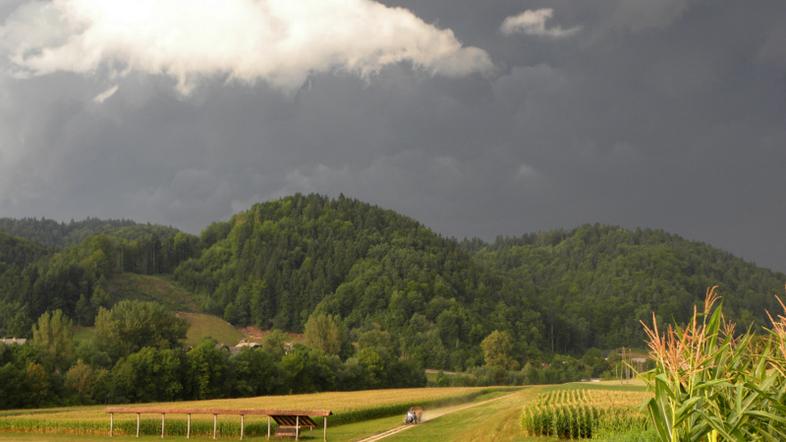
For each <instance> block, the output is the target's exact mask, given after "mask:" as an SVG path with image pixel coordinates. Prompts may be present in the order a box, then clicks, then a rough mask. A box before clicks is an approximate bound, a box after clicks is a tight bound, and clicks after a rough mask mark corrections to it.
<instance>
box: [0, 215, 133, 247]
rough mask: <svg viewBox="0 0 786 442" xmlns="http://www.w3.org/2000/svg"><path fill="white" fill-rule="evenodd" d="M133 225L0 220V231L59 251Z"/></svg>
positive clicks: (93, 220)
mask: <svg viewBox="0 0 786 442" xmlns="http://www.w3.org/2000/svg"><path fill="white" fill-rule="evenodd" d="M133 225H136V223H135V222H134V221H131V220H118V219H114V220H113V219H110V220H102V219H98V218H87V219H84V220H82V221H73V220H72V221H70V222H68V223H64V222H58V221H55V220H51V219H47V218H19V219H16V218H0V230H2V231H4V232H6V233H8V234H10V235H13V236H18V237H20V238H26V239H29V240H31V241H35V242H37V243H39V244H43V245H45V246H49V247H52V248H58V249H62V248H64V247H67V246H71V245H75V244H78V243H80V242H81V241H83V240H85V239H86V238H87V237H89V236H92V235H95V234H97V233H106V232H108V231H110V230H113V229H116V228H118V227H128V226H133Z"/></svg>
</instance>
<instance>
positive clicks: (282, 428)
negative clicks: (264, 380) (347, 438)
mask: <svg viewBox="0 0 786 442" xmlns="http://www.w3.org/2000/svg"><path fill="white" fill-rule="evenodd" d="M106 412H107V413H108V414H109V436H110V437H113V436H114V427H115V414H135V415H136V437H139V428H140V419H141V415H143V414H160V415H161V438H164V436H165V434H166V430H165V428H166V415H167V414H185V415H186V416H187V419H188V421H187V426H186V439H190V438H191V415H192V414H202V415H213V439H216V438H217V436H218V416H219V415H229V416H240V439H241V440H242V439H244V437H245V417H246V416H267V438H268V439H270V437H271V436H273V435H271V419H272V420H274V421H276V434H275V436H277V437H294V438H295V440H300V431H301V429H303V428H307V429H309V430H313V429H315V428H317V423H316V422H314V420H313V419H311V416H321V417H322V427H323V429H322V440H323V441H327V418H328V416H332V415H333V412H332V411H330V410H275V409H257V408H244V409H231V408H153V407H110V408H107V409H106Z"/></svg>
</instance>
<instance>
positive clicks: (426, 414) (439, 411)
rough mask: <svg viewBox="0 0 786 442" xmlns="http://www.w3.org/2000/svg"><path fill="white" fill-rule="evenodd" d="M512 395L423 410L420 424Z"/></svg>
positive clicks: (368, 441)
mask: <svg viewBox="0 0 786 442" xmlns="http://www.w3.org/2000/svg"><path fill="white" fill-rule="evenodd" d="M512 394H515V393H510V394H506V395H502V396H499V397H495V398H494V399H489V400H486V401H481V402H470V403H468V404H462V405H454V406H452V407H443V408H436V409H434V410H424V411H423V418H422V420H421V423H423V422H428V421H430V420H433V419H436V418H438V417H441V416H444V415H446V414H450V413H455V412H457V411H461V410H466V409H467V408H472V407H477V406H480V405H485V404H488V403H489V402H494V401H498V400H500V399H504V398H506V397H508V396H510V395H512ZM416 426H417V425H400V426H398V427H395V428H391V429H390V430H387V431H384V432H382V433H379V434H375V435H373V436H369V437H367V438H365V439H360V440H358V441H357V442H376V441H378V440H382V439H385V438H386V437H390V436H393V435H394V434H398V433H401V432H402V431H406V430H409V429H410V428H415V427H416Z"/></svg>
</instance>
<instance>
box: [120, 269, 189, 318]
mask: <svg viewBox="0 0 786 442" xmlns="http://www.w3.org/2000/svg"><path fill="white" fill-rule="evenodd" d="M107 290H108V291H109V293H110V295H111V296H112V299H114V300H120V299H138V300H140V301H156V302H159V303H161V304H164V305H165V306H167V307H168V308H169V309H171V310H176V311H186V312H198V311H200V306H199V302H198V298H197V296H196V295H194V294H193V293H191V292H189V291H187V290H185V289H183V288H182V287H180V286H178V285H177V284H175V283H174V281H172V279H171V278H169V277H167V276H165V275H140V274H137V273H120V274H117V275H115V276H113V277H112V278H110V279H109V280H108V283H107Z"/></svg>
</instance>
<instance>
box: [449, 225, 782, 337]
mask: <svg viewBox="0 0 786 442" xmlns="http://www.w3.org/2000/svg"><path fill="white" fill-rule="evenodd" d="M464 245H465V247H466V248H467V250H472V251H473V255H474V256H475V258H476V259H477V260H478V261H479V262H481V263H483V265H484V266H485V267H486V268H488V269H490V270H491V271H495V272H498V274H500V275H502V276H503V277H504V278H506V279H507V280H509V281H511V283H512V284H516V285H517V286H519V287H521V288H522V290H523V291H525V292H526V293H528V294H529V295H530V296H532V297H533V299H534V300H535V303H536V304H537V305H538V306H539V310H540V311H541V313H542V315H543V320H544V322H545V325H546V330H545V332H546V338H547V339H546V341H547V342H546V345H547V348H552V347H553V348H554V350H555V351H561V352H564V351H576V350H579V349H582V348H588V347H591V346H596V347H601V348H611V347H615V346H620V345H631V344H632V343H635V342H638V341H639V338H640V337H641V326H640V324H639V323H638V321H639V320H640V319H644V320H648V319H649V315H650V312H651V311H653V310H654V311H656V312H657V313H658V315H659V317H660V318H661V320H670V319H672V318H675V319H677V320H685V319H686V318H687V316H688V314H689V313H690V311H691V309H692V306H693V305H694V303H700V302H701V301H702V299H703V296H704V294H705V291H706V289H707V287H709V286H711V285H716V284H717V285H719V286H720V293H721V294H722V295H723V296H724V303H725V305H726V312H727V313H729V314H730V315H731V316H732V318H733V319H735V320H737V321H738V322H739V323H741V324H743V325H748V324H750V323H751V322H756V323H759V324H761V323H763V321H764V320H765V318H766V316H765V313H764V310H765V309H771V310H773V311H775V307H776V304H775V298H774V297H773V294H774V293H776V292H782V289H783V284H784V282H786V275H784V274H782V273H777V272H772V271H770V270H767V269H764V268H761V267H757V266H755V265H754V264H751V263H748V262H745V261H744V260H742V259H740V258H737V257H735V256H733V255H731V254H730V253H727V252H724V251H721V250H718V249H716V248H714V247H711V246H709V245H707V244H704V243H700V242H696V241H688V240H686V239H684V238H681V237H679V236H677V235H673V234H668V233H666V232H663V231H660V230H649V229H636V230H626V229H623V228H620V227H614V226H604V225H585V226H582V227H579V228H577V229H574V230H570V231H562V230H555V231H550V232H543V233H539V234H531V235H524V236H521V237H517V238H501V239H499V240H497V241H496V242H495V243H494V244H489V245H487V244H483V243H479V242H465V243H464Z"/></svg>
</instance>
